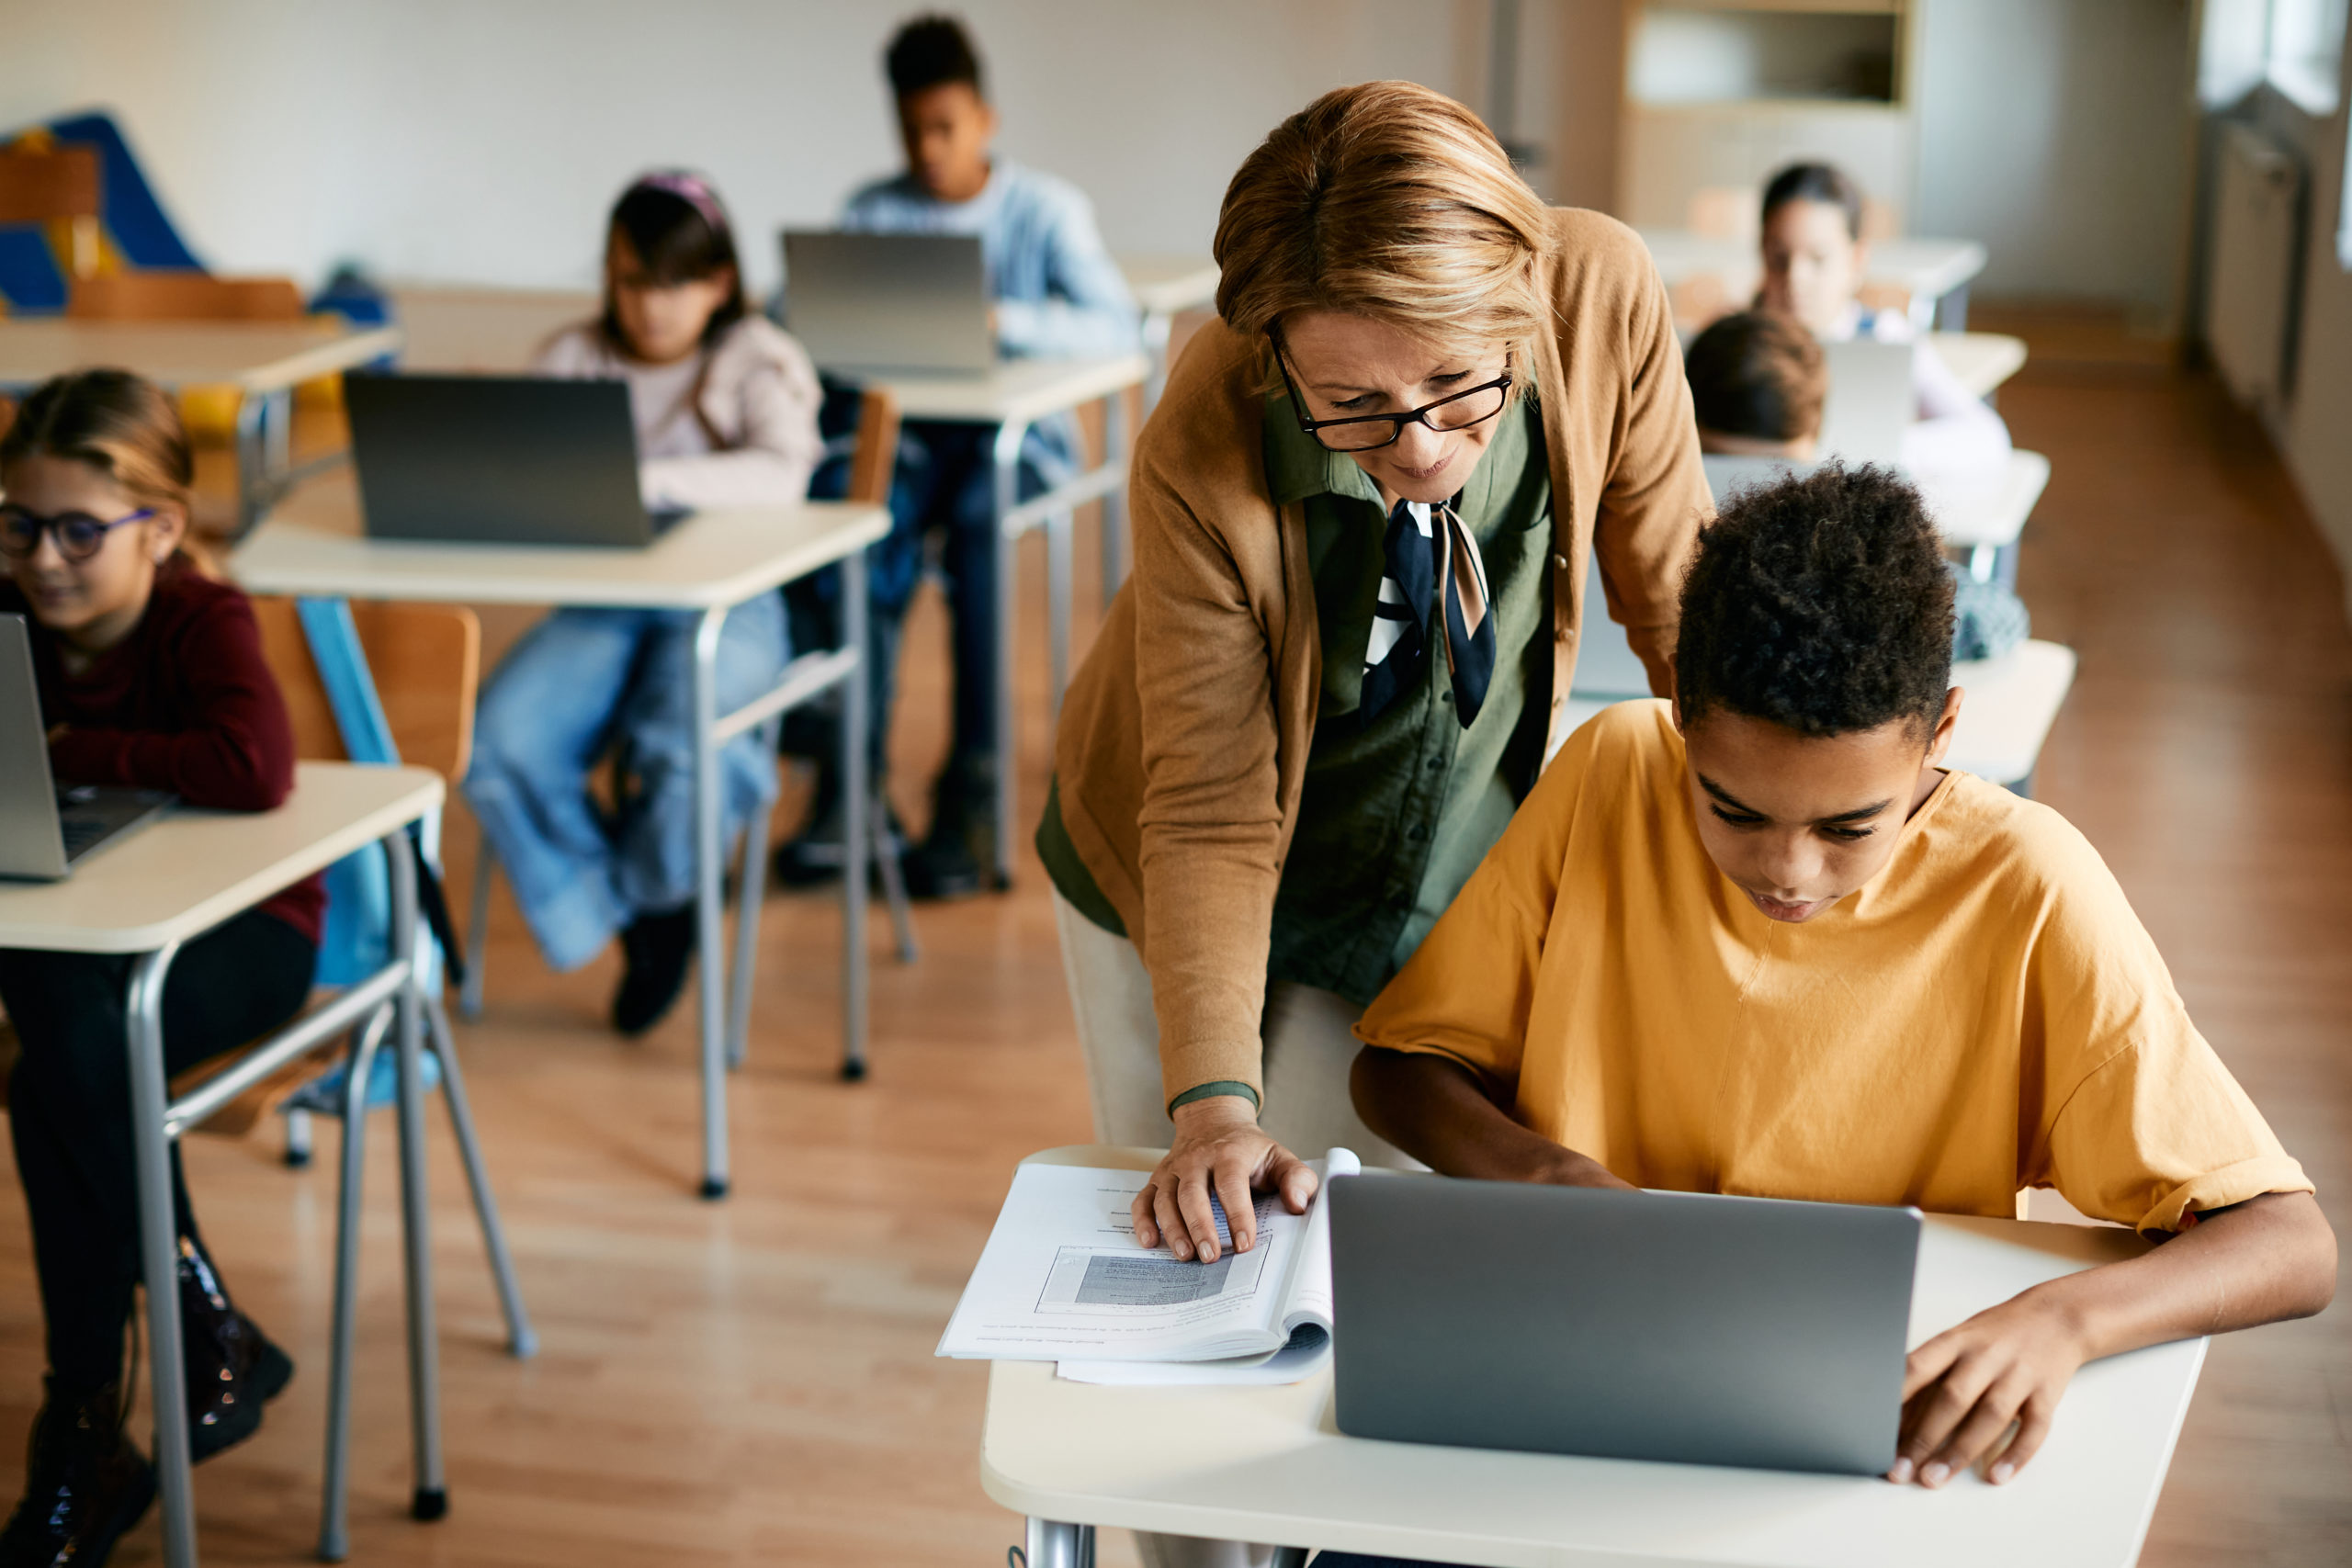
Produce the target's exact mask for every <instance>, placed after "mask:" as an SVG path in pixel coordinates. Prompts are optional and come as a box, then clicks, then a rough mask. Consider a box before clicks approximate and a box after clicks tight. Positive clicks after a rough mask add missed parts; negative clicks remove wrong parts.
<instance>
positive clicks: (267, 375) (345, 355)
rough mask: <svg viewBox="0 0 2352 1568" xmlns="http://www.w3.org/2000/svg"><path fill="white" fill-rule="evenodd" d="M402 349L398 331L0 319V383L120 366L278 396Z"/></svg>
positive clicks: (289, 324)
mask: <svg viewBox="0 0 2352 1568" xmlns="http://www.w3.org/2000/svg"><path fill="white" fill-rule="evenodd" d="M400 345H401V333H400V329H399V328H397V327H368V328H362V329H355V328H353V327H350V326H347V325H345V324H342V323H340V322H338V321H334V320H332V319H328V320H321V319H317V318H313V319H311V320H308V321H81V320H76V319H74V318H73V317H68V316H36V317H30V318H27V317H14V318H10V319H8V320H6V321H0V384H6V385H11V386H27V385H31V384H33V383H36V382H40V381H46V380H48V379H49V378H51V376H59V375H62V374H64V373H65V372H66V371H68V370H79V369H82V368H84V367H88V366H92V365H119V366H123V367H126V368H128V369H131V370H136V371H137V372H139V374H141V376H144V377H146V378H148V379H149V380H151V381H155V382H159V383H161V384H163V385H164V386H166V387H186V386H200V385H201V386H209V385H216V384H230V385H234V386H238V387H242V388H243V389H245V390H246V391H249V392H269V391H277V390H279V389H283V388H287V387H291V386H293V385H295V384H296V383H298V382H301V381H308V380H310V379H311V378H314V377H319V376H331V375H333V374H334V373H335V372H336V371H338V370H348V369H350V368H351V367H353V366H355V365H364V364H366V363H367V362H368V361H369V360H371V359H374V358H377V357H379V355H387V354H390V353H393V352H394V351H396V350H397V349H398V348H399V347H400Z"/></svg>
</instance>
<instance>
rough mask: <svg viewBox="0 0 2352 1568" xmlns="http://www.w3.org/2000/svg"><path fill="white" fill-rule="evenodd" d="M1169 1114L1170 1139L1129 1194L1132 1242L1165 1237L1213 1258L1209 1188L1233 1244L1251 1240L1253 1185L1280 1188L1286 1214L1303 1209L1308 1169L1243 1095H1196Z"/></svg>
mask: <svg viewBox="0 0 2352 1568" xmlns="http://www.w3.org/2000/svg"><path fill="white" fill-rule="evenodd" d="M1175 1122H1176V1141H1175V1143H1174V1144H1173V1145H1170V1148H1169V1150H1168V1153H1167V1155H1166V1156H1164V1157H1162V1158H1161V1160H1160V1162H1159V1168H1158V1169H1156V1170H1154V1171H1153V1172H1152V1173H1151V1179H1150V1180H1149V1181H1148V1182H1147V1183H1145V1184H1144V1189H1143V1190H1142V1191H1140V1192H1138V1193H1136V1201H1135V1203H1134V1206H1133V1208H1132V1210H1131V1213H1132V1216H1133V1218H1134V1221H1135V1227H1136V1245H1137V1246H1139V1247H1158V1246H1159V1245H1160V1244H1161V1241H1162V1238H1165V1240H1166V1243H1167V1247H1168V1250H1169V1251H1170V1252H1172V1253H1174V1254H1175V1255H1176V1256H1177V1257H1179V1258H1183V1259H1186V1260H1187V1261H1190V1260H1191V1259H1193V1258H1199V1260H1200V1261H1201V1262H1203V1263H1214V1262H1216V1260H1217V1253H1218V1248H1217V1239H1216V1215H1215V1213H1212V1212H1211V1210H1210V1208H1209V1192H1210V1190H1212V1189H1214V1190H1216V1196H1217V1201H1218V1202H1220V1203H1222V1204H1224V1205H1225V1213H1226V1218H1227V1221H1228V1222H1229V1223H1230V1224H1231V1225H1232V1227H1233V1250H1234V1251H1236V1252H1247V1251H1249V1250H1250V1248H1251V1247H1255V1246H1256V1245H1257V1244H1258V1236H1257V1232H1256V1222H1257V1212H1258V1211H1257V1205H1256V1204H1255V1203H1254V1202H1253V1201H1251V1199H1250V1192H1251V1191H1252V1190H1258V1191H1265V1192H1279V1193H1281V1194H1282V1200H1283V1204H1284V1205H1285V1206H1287V1207H1288V1208H1289V1210H1290V1212H1291V1213H1294V1214H1300V1213H1306V1204H1307V1201H1308V1200H1309V1199H1311V1198H1313V1197H1314V1196H1315V1187H1316V1179H1315V1172H1314V1171H1313V1170H1311V1169H1309V1168H1307V1165H1306V1161H1304V1160H1302V1159H1300V1158H1299V1157H1298V1156H1296V1155H1294V1154H1292V1153H1291V1152H1290V1151H1289V1150H1288V1149H1286V1148H1284V1147H1283V1146H1282V1145H1280V1144H1278V1143H1276V1142H1274V1141H1273V1139H1272V1138H1270V1137H1268V1136H1266V1134H1265V1133H1264V1132H1263V1131H1262V1130H1261V1129H1260V1127H1259V1125H1258V1113H1257V1111H1255V1110H1253V1109H1252V1108H1251V1106H1250V1101H1249V1100H1246V1099H1245V1098H1243V1097H1242V1096H1240V1095H1237V1094H1220V1095H1216V1096H1213V1097H1212V1098H1210V1099H1207V1100H1194V1101H1193V1102H1192V1103H1191V1104H1190V1105H1180V1106H1178V1107H1177V1108H1176V1116H1175Z"/></svg>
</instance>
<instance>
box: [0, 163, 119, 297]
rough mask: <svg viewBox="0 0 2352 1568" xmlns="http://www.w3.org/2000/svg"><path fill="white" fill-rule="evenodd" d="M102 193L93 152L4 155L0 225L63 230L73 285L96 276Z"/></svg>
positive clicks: (0, 165)
mask: <svg viewBox="0 0 2352 1568" xmlns="http://www.w3.org/2000/svg"><path fill="white" fill-rule="evenodd" d="M100 190H101V186H100V184H99V173H98V154H97V152H96V149H94V148H89V147H59V148H55V149H51V150H47V151H42V152H14V151H12V152H0V223H44V224H46V223H62V224H64V225H65V226H66V245H65V276H66V277H67V279H68V280H69V282H80V281H82V280H84V279H86V278H92V277H96V276H97V273H98V251H99V244H98V213H99V199H98V198H99V194H100Z"/></svg>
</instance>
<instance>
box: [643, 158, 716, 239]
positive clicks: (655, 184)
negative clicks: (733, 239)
mask: <svg viewBox="0 0 2352 1568" xmlns="http://www.w3.org/2000/svg"><path fill="white" fill-rule="evenodd" d="M629 189H631V190H633V191H636V190H658V191H666V192H668V193H669V194H670V195H672V196H674V197H677V198H678V199H679V200H681V201H683V202H684V203H685V204H686V205H687V206H689V207H691V208H693V209H695V211H696V212H698V213H700V214H701V215H702V220H703V221H704V222H706V223H707V224H709V225H710V227H711V231H712V232H714V233H718V234H724V233H726V232H727V212H726V209H723V208H721V207H720V206H719V205H718V193H717V192H716V191H714V190H712V189H711V188H710V186H708V185H707V183H705V181H704V180H703V178H702V176H701V175H690V174H688V173H686V172H685V171H684V169H671V170H665V171H663V172H662V173H660V174H653V175H642V176H641V177H639V180H638V182H637V183H636V184H635V185H633V186H629Z"/></svg>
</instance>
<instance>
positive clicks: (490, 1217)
mask: <svg viewBox="0 0 2352 1568" xmlns="http://www.w3.org/2000/svg"><path fill="white" fill-rule="evenodd" d="M424 1021H425V1026H426V1027H427V1028H428V1029H429V1030H430V1031H431V1032H432V1036H433V1054H434V1055H435V1056H437V1057H439V1058H440V1061H441V1093H442V1096H443V1097H444V1098H445V1099H446V1100H447V1101H448V1102H449V1124H450V1126H451V1127H452V1128H454V1129H455V1130H456V1132H457V1134H458V1155H459V1156H461V1157H462V1158H463V1159H464V1160H465V1162H466V1183H467V1185H468V1186H469V1188H471V1189H472V1190H473V1198H474V1217H475V1219H477V1220H478V1221H480V1222H481V1244H482V1248H483V1250H484V1251H486V1252H488V1253H489V1254H490V1275H491V1278H492V1280H494V1281H496V1283H497V1286H498V1304H499V1307H500V1309H501V1310H502V1311H503V1312H504V1313H505V1314H506V1348H507V1349H508V1350H509V1351H511V1352H513V1354H514V1355H515V1358H516V1359H519V1360H526V1361H527V1360H529V1359H531V1357H533V1356H534V1355H536V1354H537V1352H538V1348H539V1336H538V1331H537V1329H534V1328H533V1327H532V1326H531V1315H530V1313H529V1311H528V1310H527V1309H526V1308H525V1306H524V1305H523V1287H522V1286H521V1285H520V1284H519V1283H517V1282H516V1280H515V1255H514V1254H513V1253H512V1252H510V1251H508V1250H507V1247H506V1227H505V1226H504V1225H503V1224H500V1223H499V1218H498V1198H497V1195H496V1194H494V1193H493V1192H492V1190H491V1187H490V1170H489V1168H488V1167H486V1166H485V1165H483V1163H482V1157H481V1139H480V1138H479V1137H477V1136H476V1135H475V1133H474V1113H473V1107H472V1105H471V1104H470V1103H469V1101H468V1100H467V1099H466V1079H465V1075H464V1074H463V1073H461V1072H459V1071H458V1047H457V1042H456V1041H455V1039H454V1038H452V1036H451V1035H450V1032H449V1015H448V1013H447V1011H446V1010H443V1008H442V1006H441V998H439V997H437V996H435V995H434V994H433V993H431V992H427V993H426V994H425V998H424Z"/></svg>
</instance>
